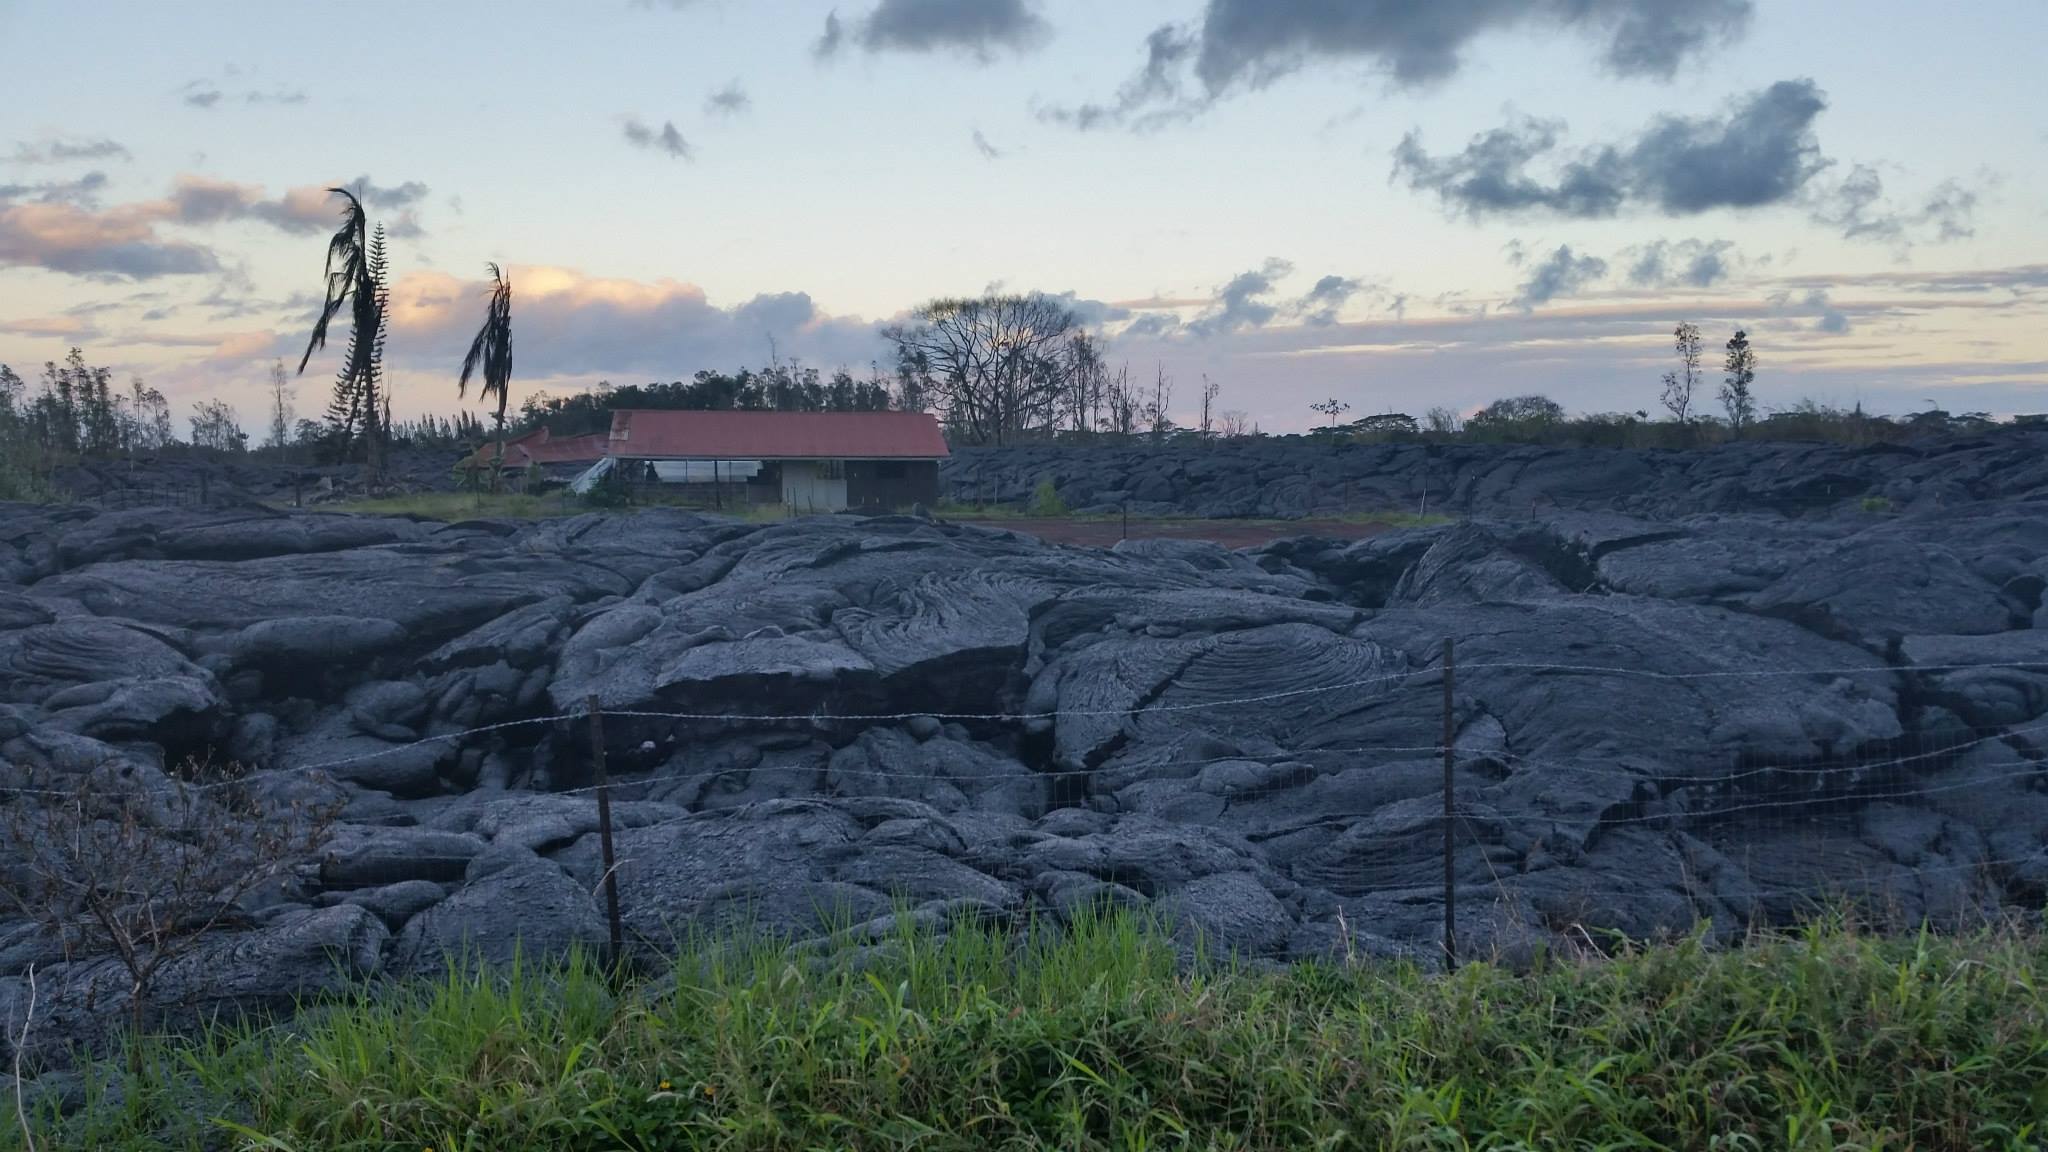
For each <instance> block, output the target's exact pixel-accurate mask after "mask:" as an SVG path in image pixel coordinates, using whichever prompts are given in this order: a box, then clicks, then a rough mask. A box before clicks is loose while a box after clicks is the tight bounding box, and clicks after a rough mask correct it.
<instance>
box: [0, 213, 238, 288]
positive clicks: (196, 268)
mask: <svg viewBox="0 0 2048 1152" xmlns="http://www.w3.org/2000/svg"><path fill="white" fill-rule="evenodd" d="M161 218H162V216H161V214H160V213H159V212H155V211H151V210H147V208H146V206H137V205H129V206H124V207H120V208H115V209H112V210H109V211H106V212H94V211H89V210H87V209H84V208H81V207H79V206H77V205H75V204H43V203H33V204H7V203H0V268H4V267H19V268H44V269H48V270H49V271H52V272H65V273H69V274H71V275H74V276H87V277H92V278H95V279H120V278H126V279H130V280H148V279H153V278H155V277H158V276H182V275H191V274H194V273H199V272H211V271H214V270H215V269H217V268H219V267H220V261H219V259H218V258H216V257H215V256H214V254H213V252H212V251H211V250H209V249H207V248H203V247H200V246H199V245H196V244H188V243H183V242H180V241H173V240H165V239H163V238H161V237H159V236H158V235H157V233H156V223H157V221H158V220H159V219H161Z"/></svg>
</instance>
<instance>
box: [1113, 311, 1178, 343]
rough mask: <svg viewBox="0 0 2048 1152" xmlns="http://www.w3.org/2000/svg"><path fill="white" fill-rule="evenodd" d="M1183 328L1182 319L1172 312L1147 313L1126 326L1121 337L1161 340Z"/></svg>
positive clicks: (1120, 334)
mask: <svg viewBox="0 0 2048 1152" xmlns="http://www.w3.org/2000/svg"><path fill="white" fill-rule="evenodd" d="M1180 327H1181V322H1180V317H1178V316H1175V315H1173V314H1172V313H1170V312H1147V313H1145V314H1144V315H1142V316H1140V317H1138V318H1137V319H1136V320H1133V321H1131V322H1130V323H1129V324H1127V325H1125V326H1124V329H1123V331H1122V332H1120V333H1118V335H1119V336H1122V337H1124V338H1125V339H1131V340H1143V339H1160V338H1164V337H1166V336H1168V335H1171V334H1172V333H1174V332H1175V331H1177V330H1179V329H1180Z"/></svg>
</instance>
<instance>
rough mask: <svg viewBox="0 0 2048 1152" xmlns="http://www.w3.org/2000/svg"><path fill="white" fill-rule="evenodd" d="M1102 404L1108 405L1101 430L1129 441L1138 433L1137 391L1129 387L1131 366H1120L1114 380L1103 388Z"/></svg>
mask: <svg viewBox="0 0 2048 1152" xmlns="http://www.w3.org/2000/svg"><path fill="white" fill-rule="evenodd" d="M1103 395H1104V402H1105V403H1107V404H1108V405H1109V414H1108V415H1107V416H1105V417H1103V421H1102V425H1101V427H1102V430H1103V431H1105V432H1108V433H1110V434H1112V435H1115V436H1119V437H1122V438H1124V439H1129V438H1130V437H1132V436H1133V435H1136V434H1137V431H1138V390H1137V389H1136V388H1133V387H1132V386H1131V366H1130V365H1129V364H1124V365H1120V366H1119V367H1118V368H1117V370H1116V378H1115V379H1113V380H1111V381H1110V382H1109V383H1108V384H1107V385H1106V386H1105V388H1104V393H1103Z"/></svg>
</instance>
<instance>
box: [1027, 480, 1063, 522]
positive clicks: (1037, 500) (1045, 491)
mask: <svg viewBox="0 0 2048 1152" xmlns="http://www.w3.org/2000/svg"><path fill="white" fill-rule="evenodd" d="M1024 511H1025V512H1026V513H1027V514H1029V515H1032V516H1065V515H1066V514H1067V502H1066V501H1064V500H1062V499H1060V492H1059V489H1058V488H1056V487H1054V486H1053V482H1052V477H1050V476H1047V477H1045V478H1044V479H1042V480H1040V481H1039V482H1038V487H1037V489H1036V490H1034V491H1033V492H1032V493H1031V503H1030V504H1028V505H1026V506H1025V508H1024Z"/></svg>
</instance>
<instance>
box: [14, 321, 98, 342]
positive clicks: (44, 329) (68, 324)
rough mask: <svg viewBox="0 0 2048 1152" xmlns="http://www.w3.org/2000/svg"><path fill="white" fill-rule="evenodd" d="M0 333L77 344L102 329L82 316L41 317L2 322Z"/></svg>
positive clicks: (96, 334) (90, 337) (95, 334)
mask: <svg viewBox="0 0 2048 1152" xmlns="http://www.w3.org/2000/svg"><path fill="white" fill-rule="evenodd" d="M0 332H4V333H6V334H7V335H9V336H33V337H35V338H37V339H41V340H64V341H68V342H77V341H83V340H90V339H92V338H93V337H95V336H98V335H100V327H99V325H97V324H95V323H93V322H92V321H91V320H89V319H86V318H85V317H82V316H69V315H67V316H40V317H30V318H28V319H26V320H0Z"/></svg>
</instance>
